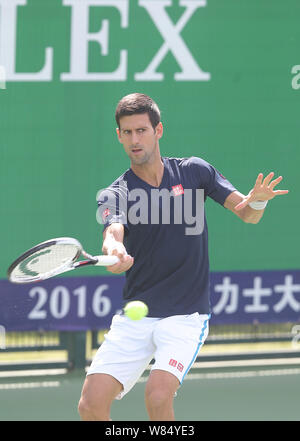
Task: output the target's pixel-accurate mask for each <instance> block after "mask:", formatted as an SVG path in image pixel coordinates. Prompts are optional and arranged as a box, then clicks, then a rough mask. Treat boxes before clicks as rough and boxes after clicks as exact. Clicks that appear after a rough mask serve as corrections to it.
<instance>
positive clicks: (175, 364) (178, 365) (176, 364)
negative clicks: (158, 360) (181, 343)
mask: <svg viewBox="0 0 300 441" xmlns="http://www.w3.org/2000/svg"><path fill="white" fill-rule="evenodd" d="M169 365H170V366H172V367H177V369H178V370H179V371H180V372H182V371H183V368H184V366H183V364H181V363H178V361H177V360H174V359H173V358H170V361H169Z"/></svg>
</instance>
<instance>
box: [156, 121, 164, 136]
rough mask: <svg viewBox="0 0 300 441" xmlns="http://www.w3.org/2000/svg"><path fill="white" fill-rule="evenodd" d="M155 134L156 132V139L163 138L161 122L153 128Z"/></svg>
mask: <svg viewBox="0 0 300 441" xmlns="http://www.w3.org/2000/svg"><path fill="white" fill-rule="evenodd" d="M155 132H156V135H157V137H158V139H160V138H161V137H162V136H163V133H164V128H163V125H162V123H161V122H159V123H158V124H157V126H156V127H155Z"/></svg>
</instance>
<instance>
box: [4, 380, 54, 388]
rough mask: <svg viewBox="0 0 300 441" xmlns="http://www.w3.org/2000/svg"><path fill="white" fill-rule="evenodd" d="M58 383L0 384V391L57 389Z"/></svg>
mask: <svg viewBox="0 0 300 441" xmlns="http://www.w3.org/2000/svg"><path fill="white" fill-rule="evenodd" d="M59 386H60V381H36V382H31V383H6V384H0V390H7V389H36V388H41V387H59Z"/></svg>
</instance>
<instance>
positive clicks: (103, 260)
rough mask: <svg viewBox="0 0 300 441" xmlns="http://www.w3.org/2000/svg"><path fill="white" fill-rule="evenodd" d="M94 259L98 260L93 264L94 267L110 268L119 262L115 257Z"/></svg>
mask: <svg viewBox="0 0 300 441" xmlns="http://www.w3.org/2000/svg"><path fill="white" fill-rule="evenodd" d="M93 258H94V259H98V262H97V263H95V266H110V265H114V264H115V263H118V262H119V258H118V257H117V256H104V255H103V256H93Z"/></svg>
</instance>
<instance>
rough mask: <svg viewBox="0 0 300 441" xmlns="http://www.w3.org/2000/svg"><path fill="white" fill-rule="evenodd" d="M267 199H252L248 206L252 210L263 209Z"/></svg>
mask: <svg viewBox="0 0 300 441" xmlns="http://www.w3.org/2000/svg"><path fill="white" fill-rule="evenodd" d="M267 203H268V201H254V202H249V206H250V207H251V208H253V210H264V209H265V208H266V206H267Z"/></svg>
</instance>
